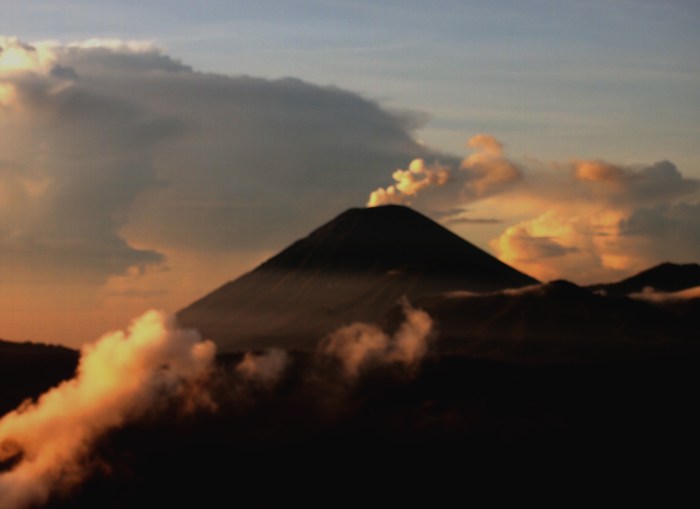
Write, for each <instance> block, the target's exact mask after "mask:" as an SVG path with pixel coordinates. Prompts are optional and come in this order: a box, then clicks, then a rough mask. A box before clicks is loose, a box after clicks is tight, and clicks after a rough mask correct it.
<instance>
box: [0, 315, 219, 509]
mask: <svg viewBox="0 0 700 509" xmlns="http://www.w3.org/2000/svg"><path fill="white" fill-rule="evenodd" d="M215 351H216V348H215V346H214V344H213V343H212V342H211V341H204V342H202V341H201V337H200V335H199V334H198V333H197V332H196V331H193V330H181V329H177V328H175V326H174V319H173V318H172V317H169V316H167V315H165V314H164V313H161V312H158V311H149V312H147V313H145V314H144V315H143V316H141V317H139V318H137V319H136V320H134V322H133V323H132V324H131V326H130V327H129V329H128V330H127V331H126V332H121V331H119V332H112V333H109V334H107V335H105V336H103V337H102V338H101V339H99V340H98V341H96V342H95V343H93V344H88V345H85V346H84V347H83V349H82V351H81V357H80V363H79V366H78V371H77V374H76V376H75V378H73V379H71V380H68V381H66V382H63V383H62V384H61V385H59V386H57V387H55V388H54V389H51V390H50V391H48V392H46V393H44V394H43V395H42V396H41V397H40V398H39V400H38V401H37V402H35V403H30V404H24V405H22V406H20V408H18V409H17V410H14V411H12V412H10V413H9V414H7V415H5V416H4V417H3V418H2V419H1V420H0V462H3V461H5V462H14V463H15V464H14V465H13V466H12V468H11V469H10V470H9V471H6V472H3V473H1V474H0V509H21V508H25V507H30V506H34V505H36V504H41V503H44V502H46V501H47V500H48V498H49V496H50V494H51V493H52V492H53V491H54V490H55V489H57V488H62V487H66V484H68V487H70V485H72V484H73V483H77V482H79V481H80V480H81V478H83V477H84V476H85V475H86V472H85V471H84V467H83V465H82V464H81V460H83V459H84V457H85V455H86V454H87V453H88V452H89V450H90V448H91V446H92V444H93V443H94V442H95V440H96V439H97V438H98V437H100V436H101V435H103V434H104V433H105V432H107V431H109V430H111V429H114V428H116V427H119V426H122V425H124V424H125V423H127V422H129V421H132V420H134V419H137V418H138V417H140V416H143V415H145V414H146V413H147V412H148V411H149V410H151V409H152V408H153V407H157V406H159V405H161V404H164V403H167V402H168V401H170V400H172V399H173V398H183V399H184V400H185V402H186V403H188V404H211V401H210V400H209V399H208V394H207V393H206V392H203V391H202V389H201V385H199V384H198V383H197V382H198V381H201V380H202V379H204V378H206V376H207V374H208V373H209V370H210V368H211V366H212V362H213V360H214V356H215Z"/></svg>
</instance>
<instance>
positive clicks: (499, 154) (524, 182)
mask: <svg viewBox="0 0 700 509" xmlns="http://www.w3.org/2000/svg"><path fill="white" fill-rule="evenodd" d="M467 144H468V146H469V147H471V148H473V149H475V152H473V153H472V154H470V155H468V156H467V157H466V158H465V159H464V160H463V161H462V162H461V164H460V165H459V168H454V167H452V168H447V169H444V170H443V171H446V172H447V177H446V178H445V179H444V180H443V181H441V182H440V185H435V184H434V183H430V182H428V181H427V180H425V181H422V182H421V184H422V185H420V186H409V187H408V188H407V189H409V190H410V191H411V192H410V194H409V193H406V192H402V190H401V189H400V188H399V187H397V186H395V185H394V186H389V187H388V188H385V189H379V190H377V191H375V192H374V193H372V195H371V197H370V202H369V205H370V206H372V205H379V204H382V203H410V204H411V205H412V206H414V207H416V208H418V209H424V210H426V211H427V212H428V213H431V214H433V215H434V216H437V217H438V218H439V220H440V221H441V222H442V223H444V224H445V225H450V226H453V227H457V228H458V229H459V230H460V233H463V234H464V235H465V236H467V237H469V236H470V235H471V234H470V232H469V231H467V228H470V227H472V225H478V227H479V228H480V229H482V230H483V229H484V228H488V229H489V230H490V231H491V232H497V229H496V228H497V227H498V225H502V226H500V232H498V233H497V234H496V237H495V238H493V237H492V238H491V241H490V242H489V243H488V245H489V247H490V248H491V249H492V250H493V251H494V252H495V253H496V254H497V255H498V257H499V258H500V259H501V260H503V261H504V262H506V263H508V264H511V265H513V266H515V267H517V268H519V269H521V270H523V271H524V272H527V273H530V274H532V275H533V276H535V277H537V278H539V279H542V280H549V279H556V278H570V279H573V280H575V281H577V282H580V283H585V282H594V281H599V280H606V279H614V278H616V277H617V278H619V277H623V276H625V275H629V274H630V273H631V272H634V271H638V270H642V269H644V268H647V267H648V266H649V265H651V264H654V263H658V262H661V261H664V260H669V259H671V260H675V261H697V260H698V259H700V227H698V220H697V219H694V217H695V214H693V211H694V210H696V209H697V208H698V207H699V206H700V205H699V204H698V203H696V202H694V201H689V202H688V201H684V200H698V199H699V197H698V191H699V190H700V182H698V181H697V180H695V179H690V178H687V177H685V176H683V175H682V174H681V172H680V171H679V170H678V168H676V167H675V165H673V164H672V163H670V162H668V161H660V162H657V163H654V164H650V165H620V164H614V163H610V162H607V161H604V160H600V159H596V160H584V159H579V160H574V161H573V162H571V163H552V164H542V163H537V162H533V161H532V160H529V161H527V162H526V163H517V164H516V163H515V162H513V160H512V159H511V158H510V157H508V156H506V154H505V153H504V145H503V143H501V142H500V141H499V140H498V139H496V138H494V137H493V136H491V135H487V134H478V135H476V136H473V137H472V138H470V139H469V141H468V143H467ZM421 165H422V166H421V167H425V166H426V163H421ZM427 167H429V165H427ZM403 175H404V173H403V172H399V173H397V175H396V177H402V176H403ZM396 180H397V181H398V180H399V178H396ZM467 207H468V212H469V215H468V216H467V215H466V214H467ZM481 211H484V212H483V213H484V215H486V214H488V215H487V216H486V218H485V219H483V218H482V219H479V218H478V217H477V218H474V217H472V215H473V214H474V213H476V214H479V213H480V212H481ZM661 225H663V226H661ZM492 235H493V233H492ZM671 237H672V238H673V240H671ZM661 239H667V240H665V241H661Z"/></svg>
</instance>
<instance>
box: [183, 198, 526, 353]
mask: <svg viewBox="0 0 700 509" xmlns="http://www.w3.org/2000/svg"><path fill="white" fill-rule="evenodd" d="M536 282H537V281H536V280H535V279H533V278H531V277H529V276H527V275H525V274H523V273H521V272H518V271H517V270H515V269H513V268H512V267H509V266H508V265H505V264H504V263H502V262H500V261H499V260H497V259H496V258H494V257H492V256H491V255H489V254H487V253H485V252H484V251H482V250H481V249H479V248H477V247H476V246H474V245H472V244H470V243H469V242H467V241H465V240H464V239H462V238H460V237H458V236H457V235H455V234H453V233H451V232H450V231H448V230H446V229H445V228H443V227H442V226H440V225H438V224H437V223H435V222H434V221H432V220H430V219H428V218H427V217H425V216H422V215H421V214H419V213H417V212H415V211H413V210H411V209H409V208H406V207H401V206H395V205H390V206H384V207H377V208H368V209H351V210H348V211H346V212H345V213H343V214H341V215H340V216H338V217H337V218H335V219H334V220H332V221H330V222H329V223H327V224H325V225H323V226H322V227H320V228H318V229H317V230H315V231H313V232H312V233H311V234H310V235H309V236H308V237H306V238H304V239H301V240H299V241H297V242H295V243H294V244H292V245H291V246H289V247H288V248H287V249H285V250H284V251H282V252H281V253H279V254H278V255H276V256H274V257H273V258H271V259H270V260H268V261H267V262H265V263H263V264H262V265H261V266H259V267H258V268H256V269H255V270H253V271H252V272H249V273H248V274H246V275H244V276H242V277H241V278H239V279H237V280H235V281H232V282H230V283H228V284H226V285H224V286H222V287H221V288H219V289H218V290H215V291H214V292H212V293H210V294H209V295H207V296H205V297H203V298H202V299H200V300H198V301H197V302H195V303H193V304H192V305H190V306H188V307H187V308H185V309H183V310H182V311H180V312H179V313H178V320H179V321H180V323H181V324H183V325H185V326H189V327H195V328H197V329H199V330H200V331H201V332H202V333H203V334H204V335H205V336H206V337H208V338H211V339H213V340H215V341H216V342H217V343H218V345H219V348H220V349H221V350H223V351H238V350H244V349H248V348H261V347H267V346H278V347H288V348H289V347H291V348H297V349H299V348H301V349H307V348H313V347H314V346H315V344H316V343H317V342H318V341H319V340H320V339H321V338H322V337H323V336H324V335H325V334H327V333H328V332H330V331H332V330H334V329H336V328H337V327H339V326H342V325H344V324H348V323H351V322H354V321H358V320H359V321H368V322H376V321H378V320H380V319H381V318H382V317H383V316H384V314H385V313H386V312H387V311H388V310H389V309H390V308H391V307H392V306H394V305H395V304H396V302H397V301H398V300H399V299H400V298H401V297H402V296H404V295H405V296H406V297H408V298H409V299H411V300H416V299H418V298H420V297H423V296H426V295H430V294H434V293H440V292H446V291H452V290H469V291H475V292H486V291H495V290H501V289H505V288H517V287H522V286H526V285H531V284H534V283H536Z"/></svg>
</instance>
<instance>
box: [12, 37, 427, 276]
mask: <svg viewBox="0 0 700 509" xmlns="http://www.w3.org/2000/svg"><path fill="white" fill-rule="evenodd" d="M0 47H1V48H2V51H0V109H1V110H2V121H1V122H0V213H1V215H0V246H1V248H2V249H1V251H0V252H2V255H0V258H2V259H1V260H0V263H3V266H6V267H13V266H15V267H17V268H18V269H22V270H14V271H11V275H12V277H14V278H24V279H25V280H31V279H32V278H34V279H36V280H41V281H45V280H46V279H47V278H50V277H52V276H53V277H54V279H55V278H58V279H59V280H65V279H66V274H70V279H71V280H74V281H78V280H79V281H81V282H82V283H84V282H92V283H95V284H99V283H101V282H104V281H105V280H106V278H107V277H108V276H111V275H116V274H123V273H125V272H126V271H127V270H128V268H129V267H132V266H140V267H154V266H156V265H162V264H163V263H164V261H165V260H164V253H165V252H172V251H175V250H177V249H191V247H192V246H193V245H197V246H198V249H199V250H200V251H201V252H203V253H206V252H207V251H211V250H223V251H226V250H229V251H237V250H248V251H250V250H260V251H261V250H265V249H271V248H273V247H274V248H278V247H279V246H280V245H281V244H283V243H284V242H288V241H290V240H292V239H294V238H295V237H296V236H298V235H300V234H302V233H304V232H305V231H306V230H308V229H310V228H312V227H314V226H317V224H318V223H320V222H322V221H325V220H327V218H328V217H331V216H332V215H334V214H337V212H338V210H341V209H343V208H346V207H350V206H355V205H357V204H358V203H360V202H362V201H363V199H364V196H365V193H366V190H367V189H368V188H372V187H375V186H377V185H378V184H380V183H381V177H380V174H381V173H383V172H384V171H385V170H386V168H392V167H396V166H397V165H399V164H403V163H404V162H405V161H407V160H409V161H410V160H412V159H414V158H416V157H424V156H432V155H433V154H432V153H431V152H430V151H429V150H428V149H426V148H424V147H422V146H421V145H419V144H418V143H417V142H416V141H415V140H414V138H413V136H412V130H413V129H414V128H415V127H416V126H415V119H414V118H413V117H411V116H408V115H405V114H392V113H388V112H387V111H385V110H383V109H382V108H381V107H380V106H378V105H377V104H376V103H374V102H372V101H370V100H367V99H364V98H362V97H360V96H358V95H356V94H353V93H351V92H347V91H344V90H341V89H339V88H336V87H332V86H328V87H322V86H316V85H312V84H308V83H305V82H303V81H300V80H297V79H292V78H286V79H281V80H275V81H270V80H265V79H257V78H253V77H249V76H236V77H230V76H223V75H217V74H211V73H201V72H196V71H195V70H193V69H192V68H191V67H189V66H187V65H185V64H183V63H181V62H180V61H178V60H176V59H174V58H172V57H171V56H169V55H167V54H165V53H163V52H162V51H161V50H160V49H158V48H157V47H156V46H154V45H153V44H152V43H148V42H138V41H119V40H99V39H96V40H90V41H86V42H77V43H70V44H60V43H56V42H46V43H32V44H27V43H24V42H22V41H19V40H17V39H15V38H2V39H0ZM310 202H313V203H314V207H312V208H310V207H308V206H307V204H308V203H310Z"/></svg>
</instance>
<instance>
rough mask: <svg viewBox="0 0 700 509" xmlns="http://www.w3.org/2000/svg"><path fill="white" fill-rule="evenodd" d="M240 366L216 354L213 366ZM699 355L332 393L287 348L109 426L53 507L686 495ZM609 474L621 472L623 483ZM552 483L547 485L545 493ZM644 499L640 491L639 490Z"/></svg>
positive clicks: (390, 378)
mask: <svg viewBox="0 0 700 509" xmlns="http://www.w3.org/2000/svg"><path fill="white" fill-rule="evenodd" d="M239 359H240V357H229V358H220V362H221V365H222V370H223V372H224V373H230V371H227V369H228V368H227V366H232V365H235V362H237V361H238V360H239ZM699 362H700V358H699V357H698V356H692V357H691V356H687V357H676V358H660V359H656V360H650V361H644V362H640V361H636V362H631V361H626V362H615V363H590V364H578V365H560V366H549V367H539V368H532V367H531V368H525V367H521V366H514V365H511V364H505V363H497V362H490V361H484V360H475V359H468V358H464V357H460V356H442V357H439V358H437V357H434V358H431V359H428V360H427V361H426V363H425V364H424V365H423V366H422V369H421V370H420V371H419V372H418V373H416V374H415V375H413V376H406V373H405V372H402V371H400V370H399V371H394V370H391V369H385V370H376V371H373V372H368V373H365V375H364V376H363V378H361V379H360V380H357V381H356V383H355V384H351V385H348V384H343V382H342V380H340V379H334V378H333V377H332V375H324V374H323V373H319V372H318V371H317V370H316V367H315V365H314V359H313V358H311V357H309V356H305V355H302V354H296V355H295V356H294V359H293V364H292V367H291V369H290V370H289V372H288V373H287V375H286V376H285V377H284V378H283V380H282V381H281V383H280V385H279V386H278V387H277V388H275V389H272V390H259V391H254V392H252V393H250V394H249V395H248V397H247V398H244V399H242V400H241V399H237V398H236V397H235V395H234V394H233V393H231V392H230V391H227V390H226V389H225V387H226V380H227V379H226V376H227V375H223V376H224V379H223V381H222V385H221V387H222V390H221V391H220V392H219V393H218V394H217V396H216V401H217V402H218V404H219V409H218V411H217V412H215V413H207V412H201V413H198V414H195V415H190V416H185V417H183V416H180V417H177V416H176V415H177V414H176V413H172V414H170V413H166V414H163V415H160V416H158V417H157V418H155V419H151V420H147V421H145V422H141V423H138V424H135V425H131V426H129V427H127V428H124V429H122V430H119V431H117V432H116V433H112V434H111V435H110V436H108V437H105V438H104V439H103V440H102V441H101V442H100V444H99V446H98V448H97V450H96V451H95V452H94V454H93V457H94V458H96V459H98V460H99V463H98V462H97V461H95V463H96V464H98V465H99V464H102V465H109V468H102V469H96V470H94V471H93V475H92V476H91V477H90V478H88V479H87V480H86V482H85V483H84V484H83V485H82V486H81V487H79V488H78V490H77V492H74V493H72V494H70V496H68V497H67V498H63V499H61V498H58V497H57V498H55V499H54V501H53V503H52V504H51V505H49V507H50V508H52V509H53V508H59V507H60V508H71V509H78V508H83V507H85V508H91V509H92V508H95V507H100V508H105V509H108V508H113V507H114V508H121V507H132V508H150V507H156V506H157V507H164V506H171V505H173V506H178V507H179V506H182V505H184V506H186V507H219V506H221V505H222V501H226V505H228V502H229V501H230V503H231V504H233V503H234V502H235V505H245V506H252V507H285V506H291V505H303V506H305V507H329V506H332V507H358V506H369V507H374V506H384V505H386V506H387V507H396V506H397V504H399V503H401V504H407V506H408V507H416V506H417V505H418V504H419V503H420V504H421V505H423V504H425V505H426V506H427V507H442V506H448V505H453V504H454V503H455V500H466V498H465V497H469V499H473V497H475V496H483V495H486V496H488V497H489V500H491V499H492V498H493V497H496V498H500V497H504V498H508V499H512V500H513V501H517V502H518V503H522V501H523V500H524V499H527V498H531V497H532V498H535V497H536V499H537V501H538V502H541V501H542V499H543V498H545V499H546V498H548V497H551V498H552V500H555V499H556V501H557V504H559V503H560V502H561V500H562V499H561V498H560V496H561V493H560V492H559V491H558V490H559V489H561V490H564V492H565V493H566V496H568V497H576V498H577V500H578V499H580V497H586V496H591V497H598V496H601V495H603V494H604V495H605V496H606V497H607V496H609V494H610V492H609V489H610V487H609V486H607V485H606V482H605V480H606V479H610V480H612V481H614V486H615V487H616V488H617V489H619V490H621V491H623V492H624V496H625V497H626V499H627V498H628V497H629V496H630V493H629V492H627V491H626V488H625V487H624V486H620V482H623V480H624V479H626V478H627V479H631V480H632V481H633V483H634V488H635V489H639V486H640V483H645V484H646V482H651V483H652V485H653V486H661V484H660V483H663V481H664V479H666V478H668V477H670V476H673V477H674V479H673V480H674V482H675V483H679V484H678V486H680V485H683V484H684V483H685V482H686V480H685V479H683V478H682V477H681V478H678V477H676V476H678V475H681V476H682V475H683V472H684V471H685V475H686V476H687V477H688V479H687V481H690V483H689V484H688V485H687V486H688V487H689V488H691V489H692V487H693V486H695V484H694V482H693V480H694V478H693V477H692V475H693V473H692V469H690V470H688V466H687V462H685V461H682V458H683V457H685V458H695V457H697V454H698V453H700V449H699V445H700V438H699V435H698V433H697V429H698V425H700V419H699V417H698V413H697V412H695V411H694V410H695V405H694V402H695V400H696V394H695V390H696V389H695V388H696V387H697V386H698V383H700V370H698V369H697V368H698V365H699V364H698V363H699ZM621 473H624V476H623V478H622V480H621V475H622V474H621ZM553 487H556V488H557V489H554V488H553ZM644 493H646V489H645V490H644Z"/></svg>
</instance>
